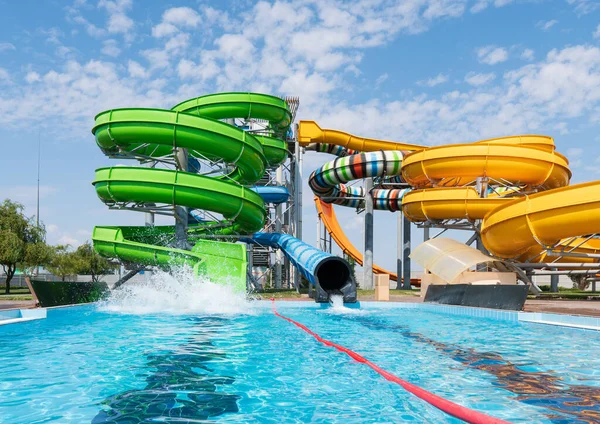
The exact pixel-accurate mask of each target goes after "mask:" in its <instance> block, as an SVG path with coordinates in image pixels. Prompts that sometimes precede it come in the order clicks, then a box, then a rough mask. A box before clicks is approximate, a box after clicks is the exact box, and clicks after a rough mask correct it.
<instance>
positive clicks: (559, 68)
mask: <svg viewBox="0 0 600 424" xmlns="http://www.w3.org/2000/svg"><path fill="white" fill-rule="evenodd" d="M0 9H1V10H2V14H1V15H0V140H1V145H2V166H0V199H3V198H7V197H9V198H11V199H14V200H17V201H20V202H22V203H24V204H25V205H26V207H27V211H28V213H29V214H34V213H35V184H36V160H37V143H38V136H39V137H40V138H41V142H42V190H41V194H42V196H41V213H40V215H41V218H42V220H43V221H44V222H45V224H46V225H47V228H48V230H49V232H48V238H49V241H50V242H52V243H59V242H60V243H70V244H72V245H77V244H79V243H82V242H84V241H85V240H87V239H89V237H90V236H91V230H92V228H93V226H94V225H102V224H104V225H118V224H122V225H135V224H142V223H143V216H142V215H140V214H135V213H132V212H116V211H108V210H107V209H106V207H104V205H103V204H102V203H101V202H100V201H99V200H98V199H97V198H96V195H95V192H94V190H93V187H92V186H91V184H90V183H91V181H92V179H93V177H94V169H95V168H97V167H100V166H110V165H115V164H116V163H117V162H115V161H111V160H109V159H106V158H105V157H104V156H103V155H102V153H101V152H100V151H99V149H98V148H97V147H96V145H95V143H94V138H93V136H92V135H91V133H90V129H91V127H92V125H93V117H94V115H95V114H96V113H98V112H101V111H102V110H105V109H109V108H114V107H124V106H129V107H136V106H142V107H163V108H169V107H171V106H172V105H174V104H176V103H178V102H180V101H181V100H184V99H187V98H191V97H196V96H200V95H203V94H207V93H212V92H218V91H224V90H227V91H229V90H242V91H261V92H267V93H272V94H276V95H296V96H299V97H300V99H301V108H300V111H299V114H298V117H299V118H301V119H314V120H316V121H317V122H318V123H319V124H320V125H321V126H322V127H324V128H325V127H329V128H335V129H341V130H344V131H348V132H352V133H355V134H358V135H364V136H368V137H382V138H387V139H391V140H399V141H406V142H410V143H418V144H444V143H459V142H469V141H475V140H478V139H483V138H489V137H499V136H503V135H510V134H522V133H540V134H546V135H550V136H553V137H554V138H555V140H556V144H557V146H558V149H559V151H561V152H563V153H565V154H567V156H568V157H569V159H570V160H571V165H572V170H573V174H574V175H573V182H583V181H589V180H594V179H598V178H600V149H599V147H598V146H599V141H600V138H599V134H598V128H599V127H598V123H599V120H600V45H599V41H600V26H599V23H600V19H599V18H600V4H599V3H598V2H595V1H588V0H566V1H562V0H561V1H558V0H557V1H542V0H538V1H531V2H528V1H510V0H489V1H486V0H476V1H463V0H406V1H388V0H362V1H357V2H347V1H344V2H342V1H324V0H321V1H304V0H291V1H276V2H271V1H263V2H260V3H256V2H253V1H229V2H227V1H219V2H203V1H183V0H181V1H177V0H174V1H170V2H156V1H152V2H151V1H143V2H142V1H140V0H138V1H135V0H99V1H97V0H87V1H86V0H75V1H56V0H55V1H45V2H39V1H33V0H23V1H20V2H15V1H3V0H0ZM327 159H329V158H328V157H327V156H324V155H316V154H315V153H309V154H307V155H306V160H305V171H304V172H305V175H307V176H308V174H309V173H310V171H311V170H312V169H313V168H315V167H317V166H318V165H320V164H321V163H323V162H324V161H325V160H327ZM310 200H311V195H310V193H309V192H308V189H306V195H305V208H304V222H305V223H304V238H305V240H307V241H309V242H314V240H315V238H316V229H315V228H316V227H315V212H314V208H313V207H312V202H311V201H310ZM338 210H339V208H338ZM339 214H340V217H341V219H342V220H343V222H344V226H345V228H346V229H347V230H348V232H349V234H350V236H351V239H352V240H354V241H355V242H356V244H357V246H359V247H360V246H361V245H362V242H361V238H362V234H361V225H360V221H361V217H360V216H357V215H356V214H355V212H354V211H352V210H348V209H346V210H339ZM395 225H396V216H395V215H393V214H391V213H384V212H380V213H377V214H376V228H375V238H376V240H375V242H376V244H375V249H376V250H375V258H376V261H377V262H379V263H380V264H382V265H384V266H388V267H393V266H394V263H395V259H394V255H395V240H393V238H391V239H390V238H389V234H390V233H391V234H395V231H393V232H391V231H390V229H391V228H394V230H395ZM419 237H420V235H417V234H416V233H415V241H417V242H418V241H419Z"/></svg>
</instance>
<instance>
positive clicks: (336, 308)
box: [325, 294, 364, 315]
mask: <svg viewBox="0 0 600 424" xmlns="http://www.w3.org/2000/svg"><path fill="white" fill-rule="evenodd" d="M329 304H330V305H331V307H330V308H327V309H326V310H325V311H326V312H327V313H330V314H336V315H345V314H362V313H364V311H363V310H361V309H358V308H347V307H345V306H344V296H342V295H341V294H332V295H330V296H329Z"/></svg>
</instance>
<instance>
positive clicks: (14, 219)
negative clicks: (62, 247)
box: [0, 199, 51, 293]
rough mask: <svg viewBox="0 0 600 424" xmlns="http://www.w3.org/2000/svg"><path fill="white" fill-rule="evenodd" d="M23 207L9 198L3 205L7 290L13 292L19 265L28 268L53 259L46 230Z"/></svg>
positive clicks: (1, 248) (0, 239)
mask: <svg viewBox="0 0 600 424" xmlns="http://www.w3.org/2000/svg"><path fill="white" fill-rule="evenodd" d="M23 209H24V208H23V205H21V204H20V203H17V202H13V201H11V200H9V199H6V200H4V202H3V203H2V204H0V265H2V269H3V271H4V273H5V274H6V288H5V292H6V293H10V281H11V280H12V278H13V276H14V275H15V272H16V271H17V267H19V268H22V269H24V271H28V270H32V269H33V268H35V267H36V266H39V265H45V264H46V263H47V262H48V261H49V259H50V253H51V250H50V249H48V246H47V245H46V241H45V237H46V229H45V228H44V226H43V225H39V226H38V225H36V223H35V221H34V219H33V218H31V217H26V216H25V215H24V213H23Z"/></svg>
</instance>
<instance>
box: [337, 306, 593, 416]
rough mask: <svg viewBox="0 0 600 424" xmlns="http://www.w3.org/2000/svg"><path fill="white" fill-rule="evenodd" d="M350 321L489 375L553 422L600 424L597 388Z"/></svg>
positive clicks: (378, 324) (367, 320) (392, 327)
mask: <svg viewBox="0 0 600 424" xmlns="http://www.w3.org/2000/svg"><path fill="white" fill-rule="evenodd" d="M336 318H337V319H340V320H341V319H344V318H342V317H336ZM350 319H353V320H354V321H356V322H358V323H360V324H362V325H364V326H366V327H368V328H371V329H374V330H385V331H394V332H396V333H399V334H401V335H402V336H404V337H406V338H409V339H412V340H415V341H417V342H419V343H426V344H428V345H430V346H433V347H434V348H435V349H437V350H438V351H440V352H442V353H444V354H445V355H448V356H450V357H451V358H452V359H454V360H455V361H458V362H460V363H461V364H463V365H465V366H467V367H469V368H473V369H477V370H481V371H485V372H487V373H489V374H492V375H493V376H495V377H496V379H497V381H496V383H495V385H497V386H499V387H502V388H503V389H506V390H509V391H510V392H512V393H514V394H516V395H518V396H517V397H516V399H517V400H519V401H521V402H524V403H527V404H529V405H534V406H537V407H542V408H546V409H549V410H550V411H552V412H548V413H546V416H547V417H548V418H549V419H550V420H551V421H552V422H553V423H557V424H559V423H560V424H562V423H565V424H566V423H598V422H600V387H594V386H585V385H567V384H564V383H562V379H561V377H559V376H556V375H554V374H552V373H550V372H534V371H526V370H523V369H521V368H519V367H518V366H517V365H515V364H514V363H512V362H510V361H508V360H506V359H504V358H503V357H502V356H501V355H499V354H497V353H494V352H478V351H476V350H475V349H471V348H467V349H465V348H461V347H458V346H456V345H451V344H445V343H441V342H438V341H435V340H433V339H430V338H428V337H426V336H424V335H423V334H420V333H415V332H412V331H410V329H409V327H408V326H405V325H398V324H391V323H386V322H384V321H381V320H379V319H376V318H372V317H363V316H354V317H351V318H350Z"/></svg>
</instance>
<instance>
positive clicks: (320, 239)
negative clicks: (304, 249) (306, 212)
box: [317, 216, 323, 250]
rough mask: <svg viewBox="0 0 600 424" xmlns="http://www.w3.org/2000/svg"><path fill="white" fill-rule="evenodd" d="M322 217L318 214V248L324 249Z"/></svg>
mask: <svg viewBox="0 0 600 424" xmlns="http://www.w3.org/2000/svg"><path fill="white" fill-rule="evenodd" d="M321 227H322V225H321V217H319V216H317V249H319V250H323V238H322V237H321Z"/></svg>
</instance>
